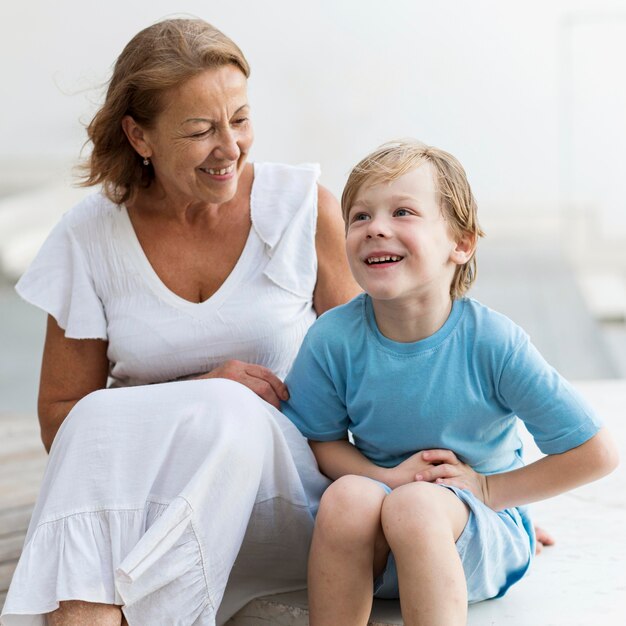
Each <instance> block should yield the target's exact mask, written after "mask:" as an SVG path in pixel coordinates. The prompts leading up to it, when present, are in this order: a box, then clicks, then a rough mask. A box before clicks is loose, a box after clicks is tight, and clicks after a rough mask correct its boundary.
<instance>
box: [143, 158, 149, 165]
mask: <svg viewBox="0 0 626 626" xmlns="http://www.w3.org/2000/svg"><path fill="white" fill-rule="evenodd" d="M143 164H144V165H145V166H146V167H148V165H150V157H144V158H143Z"/></svg>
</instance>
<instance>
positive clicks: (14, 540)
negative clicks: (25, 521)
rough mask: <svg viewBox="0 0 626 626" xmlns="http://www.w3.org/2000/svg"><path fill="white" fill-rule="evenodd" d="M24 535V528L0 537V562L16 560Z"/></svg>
mask: <svg viewBox="0 0 626 626" xmlns="http://www.w3.org/2000/svg"><path fill="white" fill-rule="evenodd" d="M25 537H26V531H25V530H21V531H19V532H15V533H12V534H9V535H4V536H3V537H0V563H4V562H6V561H16V560H17V559H19V558H20V554H22V547H23V546H24V538H25Z"/></svg>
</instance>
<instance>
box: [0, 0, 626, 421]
mask: <svg viewBox="0 0 626 626" xmlns="http://www.w3.org/2000/svg"><path fill="white" fill-rule="evenodd" d="M181 12H182V14H183V15H191V16H197V17H201V18H204V19H206V20H208V21H210V22H212V23H213V24H215V25H216V26H217V27H218V28H220V29H221V30H223V31H224V32H225V33H226V34H227V35H229V36H230V37H232V38H233V39H234V40H235V42H237V43H238V45H239V46H240V47H241V48H242V50H243V51H244V54H245V55H246V56H247V58H248V60H249V62H250V64H251V66H252V76H251V79H250V83H249V89H250V100H251V104H252V115H253V121H254V124H255V130H256V142H255V145H254V148H253V152H252V158H253V160H257V161H282V162H288V163H299V162H311V161H315V162H319V163H321V165H322V181H321V182H322V183H323V184H324V185H326V186H327V187H329V188H330V189H331V190H332V191H333V192H334V193H335V194H336V195H338V196H339V195H340V193H341V189H342V185H343V183H344V181H345V178H346V177H347V174H348V172H349V170H350V168H351V166H352V165H353V164H354V163H356V162H357V160H359V159H360V158H361V157H362V156H363V155H364V154H366V153H367V152H369V151H370V150H372V149H373V148H374V147H376V146H377V145H378V144H380V143H381V142H383V141H386V140H389V139H393V138H398V137H404V136H413V137H416V138H419V139H421V140H423V141H425V142H427V143H431V144H434V145H436V146H439V147H441V148H444V149H446V150H448V151H450V152H452V153H453V154H455V155H456V156H457V157H458V158H459V159H460V160H461V162H462V163H463V164H464V166H465V168H466V170H467V172H468V176H469V178H470V182H471V183H472V186H473V189H474V192H475V195H476V197H477V199H478V202H479V207H480V216H481V222H482V225H483V227H484V230H485V231H486V232H487V238H486V239H485V240H484V241H482V242H481V244H480V248H479V254H478V263H479V273H478V282H477V285H476V287H475V289H474V290H473V291H472V293H471V294H470V295H474V296H476V297H477V298H479V299H481V300H483V301H484V302H485V303H486V304H488V305H490V306H493V307H494V308H497V309H499V310H501V311H502V312H504V313H506V314H508V315H509V316H510V317H512V318H513V319H514V320H516V321H517V322H518V323H520V324H521V325H522V326H523V327H524V328H526V330H527V331H528V332H529V333H530V334H531V337H532V339H533V341H534V342H535V344H536V345H537V346H538V347H539V349H540V350H541V351H542V352H543V354H544V355H545V356H546V357H547V359H548V360H549V361H550V362H551V363H552V364H553V365H555V366H556V367H557V369H559V371H561V373H562V374H564V375H565V376H567V377H568V378H570V379H573V380H594V379H610V378H619V377H625V376H626V356H625V355H626V330H625V328H626V327H625V324H624V322H625V316H626V251H625V250H626V199H625V194H624V193H623V189H622V188H623V185H624V181H626V152H625V150H624V146H625V145H626V115H625V111H626V78H625V76H626V71H625V67H624V66H625V61H626V5H625V3H624V2H621V1H620V2H617V1H610V0H526V1H525V2H524V3H509V2H499V1H497V0H473V1H472V2H467V1H466V0H442V1H440V2H433V1H432V0H429V1H426V0H390V1H388V2H380V1H376V2H374V1H372V0H315V1H314V2H302V1H300V0H266V1H265V2H258V1H255V0H238V1H236V2H215V1H212V0H203V1H189V0H187V1H185V0H178V1H176V2H174V1H170V0H152V1H151V2H150V3H131V2H121V1H120V0H109V1H108V2H106V3H105V2H90V1H89V0H80V1H79V0H57V1H56V2H54V3H51V2H45V1H44V0H31V2H28V3H25V2H20V3H18V2H7V3H4V5H3V8H2V10H1V13H2V19H0V55H1V58H2V70H3V71H2V100H1V104H0V110H1V113H2V115H1V117H0V322H1V323H0V414H2V413H9V412H10V413H12V414H23V415H25V416H32V415H34V413H35V398H36V389H37V379H38V372H39V360H40V356H41V346H42V342H43V331H44V324H45V316H44V315H43V314H42V313H41V312H40V311H37V310H34V309H33V308H32V307H29V306H28V305H26V304H23V303H22V302H20V301H19V299H18V298H17V296H15V295H14V292H13V289H12V286H13V284H14V282H15V280H16V279H17V278H18V277H19V275H20V274H21V273H22V272H23V271H24V269H25V267H26V266H27V265H28V263H29V261H30V260H31V259H32V256H33V255H34V253H35V252H36V250H37V249H38V247H39V246H40V245H41V242H42V241H43V239H44V238H45V236H46V234H47V233H48V232H49V230H50V228H51V227H52V226H53V224H54V223H55V222H56V221H57V220H58V219H59V217H60V215H61V214H62V213H63V212H65V211H66V210H67V209H69V208H70V207H71V206H72V205H73V204H75V203H76V202H77V201H78V200H79V199H80V198H81V197H82V196H83V195H84V194H85V193H89V191H85V190H79V189H76V188H74V187H72V184H73V182H75V179H74V178H73V174H72V168H73V166H74V165H75V164H76V162H77V160H78V157H79V153H80V152H81V148H82V145H83V142H84V140H85V132H84V125H85V124H86V123H87V122H88V121H89V120H90V118H91V116H92V115H93V113H94V112H95V110H96V108H97V107H98V105H99V103H100V102H101V101H102V93H103V85H104V84H105V83H106V81H107V79H108V78H109V76H110V70H111V67H112V64H113V63H114V61H115V59H116V57H117V55H118V54H119V53H120V51H121V50H122V48H123V46H124V45H125V44H126V43H127V42H128V40H129V39H130V38H131V37H132V36H133V35H134V34H135V33H136V32H137V31H138V30H140V29H141V28H143V27H145V26H147V25H149V24H151V23H153V22H154V21H157V20H159V19H161V18H164V17H168V16H173V15H181ZM87 149H88V148H87Z"/></svg>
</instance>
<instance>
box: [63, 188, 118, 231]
mask: <svg viewBox="0 0 626 626" xmlns="http://www.w3.org/2000/svg"><path fill="white" fill-rule="evenodd" d="M120 210H121V209H120V207H119V206H118V205H116V204H114V203H113V202H111V200H109V199H108V198H107V197H106V196H104V195H103V194H102V192H100V191H97V192H94V193H90V194H89V195H87V196H85V197H84V198H83V199H82V200H80V201H79V202H78V203H77V204H75V205H74V206H73V207H72V208H71V209H69V210H68V211H67V212H66V213H65V214H64V215H63V217H62V219H61V222H62V223H64V224H65V226H66V227H67V228H70V229H71V228H76V227H80V226H81V225H82V224H86V223H93V222H100V221H103V220H104V221H106V220H107V219H108V218H110V216H112V215H115V213H116V212H119V211H120Z"/></svg>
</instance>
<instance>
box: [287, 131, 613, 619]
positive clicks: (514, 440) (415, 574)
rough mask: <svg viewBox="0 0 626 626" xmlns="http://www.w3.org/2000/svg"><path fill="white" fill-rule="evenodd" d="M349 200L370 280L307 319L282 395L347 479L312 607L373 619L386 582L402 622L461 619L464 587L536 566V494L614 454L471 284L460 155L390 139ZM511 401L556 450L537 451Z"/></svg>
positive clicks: (470, 205) (589, 416) (360, 269)
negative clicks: (523, 435) (521, 433)
mask: <svg viewBox="0 0 626 626" xmlns="http://www.w3.org/2000/svg"><path fill="white" fill-rule="evenodd" d="M342 210H343V215H344V219H345V221H346V233H347V234H346V249H347V253H348V258H349V262H350V267H351V269H352V272H353V274H354V276H355V278H356V280H357V281H358V282H359V284H360V285H361V287H362V288H363V290H364V291H365V293H364V294H362V295H360V296H357V297H356V298H355V299H354V300H352V301H351V302H349V303H348V304H346V305H344V306H340V307H338V308H336V309H333V310H331V311H329V312H327V313H326V314H325V315H323V316H322V317H321V318H320V319H319V320H318V321H317V322H316V323H315V324H314V325H313V327H312V328H311V329H310V330H309V333H308V335H307V337H306V339H305V341H304V343H303V345H302V348H301V350H300V353H299V355H298V357H297V359H296V361H295V363H294V366H293V369H292V371H291V373H290V374H289V376H288V378H287V380H286V383H287V386H288V388H289V391H290V394H291V397H290V400H289V402H287V403H285V404H284V407H283V408H284V411H285V413H286V414H287V415H288V416H289V417H290V418H291V420H292V421H293V422H294V423H295V424H296V425H297V426H298V428H300V430H301V431H302V432H303V433H304V434H305V436H306V437H308V438H309V440H310V443H311V447H312V448H313V452H314V454H315V456H316V458H317V460H318V463H319V466H320V468H321V470H322V471H323V472H324V473H325V474H326V475H327V476H329V477H330V478H331V479H334V481H335V482H334V483H333V484H332V485H331V486H330V487H329V488H328V490H327V491H326V493H325V494H324V496H323V498H322V501H321V504H320V508H319V512H318V515H317V520H316V526H315V532H314V535H313V542H312V546H311V554H310V564H309V605H310V617H311V621H310V623H311V624H312V625H313V626H323V625H328V626H337V625H338V624H341V626H349V625H352V624H354V625H364V624H366V623H367V620H368V616H369V614H370V610H371V603H372V585H373V584H374V590H375V595H376V596H378V597H385V598H392V597H396V598H397V597H400V601H401V606H402V616H403V619H404V623H405V624H407V625H413V624H428V625H429V626H434V625H445V626H454V625H456V624H465V622H466V617H467V604H468V602H478V601H480V600H485V599H487V598H493V597H497V596H501V595H502V594H504V593H505V592H506V590H507V589H508V588H509V587H510V586H511V585H512V584H513V583H515V582H516V581H518V580H519V579H520V578H521V577H522V576H523V575H524V573H525V572H526V570H527V569H528V566H529V564H530V561H531V559H532V556H533V553H534V542H535V539H534V535H533V530H532V524H531V521H530V519H529V517H528V512H527V510H526V509H525V507H524V505H526V504H528V503H530V502H534V501H536V500H541V499H544V498H548V497H551V496H555V495H557V494H559V493H562V492H564V491H566V490H568V489H572V488H574V487H577V486H579V485H582V484H583V483H586V482H590V481H592V480H595V479H598V478H600V477H601V476H604V475H605V474H607V473H609V472H610V471H612V470H613V469H614V468H615V466H616V464H617V452H616V449H615V447H614V444H613V443H612V441H611V439H610V437H609V435H608V434H607V432H606V431H605V429H603V428H601V425H600V423H599V421H598V419H597V418H596V417H595V416H594V415H593V412H592V411H591V409H590V408H589V407H588V406H587V405H586V404H585V403H584V402H583V400H582V399H581V398H580V397H579V396H578V394H577V393H576V392H575V391H574V390H573V389H572V387H571V386H570V385H569V384H568V383H567V382H566V381H565V380H564V379H563V378H561V376H560V375H559V374H558V373H557V372H556V371H555V370H554V369H553V368H551V367H550V366H549V365H548V364H547V363H546V362H545V361H544V360H543V358H542V357H541V356H540V355H539V353H538V352H537V350H536V349H535V348H534V347H533V345H532V344H531V343H530V341H529V339H528V336H527V335H526V334H525V333H524V332H523V331H522V330H521V329H520V328H519V327H518V326H516V325H515V324H514V323H513V322H511V321H510V320H509V319H508V318H506V317H504V316H503V315H500V314H498V313H495V312H494V311H492V310H490V309H488V308H487V307H485V306H483V305H481V304H479V303H478V302H476V301H475V300H472V299H468V298H465V297H464V293H465V292H466V291H467V289H468V288H469V287H470V285H471V284H472V282H473V280H474V276H475V268H476V265H475V258H474V252H475V248H476V243H477V238H478V237H479V236H481V235H482V232H481V230H480V226H479V224H478V220H477V215H476V211H477V208H476V203H475V200H474V198H473V195H472V192H471V190H470V186H469V183H468V182H467V179H466V175H465V172H464V170H463V168H462V167H461V165H460V164H459V162H458V161H457V160H456V159H455V158H454V157H453V156H452V155H450V154H448V153H446V152H444V151H442V150H438V149H436V148H432V147H428V146H424V145H422V144H420V143H417V142H414V141H401V142H394V143H389V144H386V145H383V146H382V147H381V148H379V149H378V150H376V151H375V152H374V153H372V154H370V155H369V156H368V157H366V158H365V159H363V160H362V161H361V162H360V163H359V164H358V165H357V166H356V167H355V168H354V170H353V171H352V173H351V174H350V177H349V179H348V182H347V184H346V188H345V190H344V193H343V197H342ZM516 416H518V417H519V418H520V419H522V420H523V421H524V422H525V424H526V426H527V427H528V429H529V431H530V432H531V433H532V435H533V436H534V438H535V440H536V442H537V444H538V446H539V448H540V449H541V450H542V451H543V452H544V453H545V454H546V455H547V456H545V457H544V458H542V459H541V460H539V461H537V462H535V463H532V464H530V465H528V466H525V467H524V465H523V462H522V449H521V448H522V446H521V442H520V439H519V437H518V434H517V424H516ZM348 431H350V432H351V433H352V435H353V438H354V445H352V444H351V443H350V442H349V440H348Z"/></svg>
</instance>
